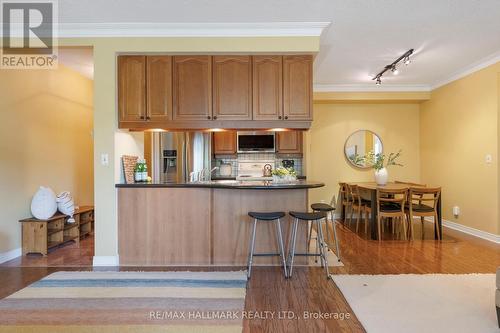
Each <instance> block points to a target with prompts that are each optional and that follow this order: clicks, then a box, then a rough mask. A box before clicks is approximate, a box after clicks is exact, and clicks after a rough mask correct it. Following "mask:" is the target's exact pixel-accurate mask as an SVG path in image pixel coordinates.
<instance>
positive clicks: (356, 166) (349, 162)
mask: <svg viewBox="0 0 500 333" xmlns="http://www.w3.org/2000/svg"><path fill="white" fill-rule="evenodd" d="M358 132H370V133H372V134H373V135H375V136H376V137H377V138H378V139H379V141H380V144H381V145H382V153H383V152H384V142H382V139H381V138H380V136H379V135H378V134H377V133H375V132H374V131H371V130H369V129H363V128H361V129H358V130H356V131H354V132H352V133H351V134H349V136H348V137H347V139H345V142H344V158H345V159H346V161H347V163H348V164H349V165H350V166H352V167H354V168H356V169H361V170H368V169H371V167H370V166H359V165H356V164H354V163H353V162H352V161H351V160H350V159H349V157H348V156H347V153H346V148H347V141H349V138H350V137H351V136H353V135H354V134H356V133H358Z"/></svg>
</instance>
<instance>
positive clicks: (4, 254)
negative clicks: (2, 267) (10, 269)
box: [0, 247, 23, 264]
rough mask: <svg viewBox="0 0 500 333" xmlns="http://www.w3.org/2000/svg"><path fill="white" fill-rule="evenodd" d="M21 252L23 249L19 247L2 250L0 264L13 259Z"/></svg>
mask: <svg viewBox="0 0 500 333" xmlns="http://www.w3.org/2000/svg"><path fill="white" fill-rule="evenodd" d="M22 254H23V251H22V249H21V248H20V247H19V248H17V249H14V250H10V251H7V252H2V253H0V264H2V263H4V262H6V261H9V260H12V259H15V258H17V257H20V256H21V255H22Z"/></svg>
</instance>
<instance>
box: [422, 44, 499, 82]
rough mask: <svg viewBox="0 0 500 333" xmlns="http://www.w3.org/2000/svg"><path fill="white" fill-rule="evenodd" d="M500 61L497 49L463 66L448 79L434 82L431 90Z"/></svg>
mask: <svg viewBox="0 0 500 333" xmlns="http://www.w3.org/2000/svg"><path fill="white" fill-rule="evenodd" d="M499 61H500V51H497V52H495V53H493V54H490V55H489V56H487V57H485V58H483V59H481V60H479V61H476V62H473V63H472V64H470V65H468V66H466V67H464V68H462V69H461V70H458V71H456V72H455V73H454V74H452V75H451V76H449V77H448V78H446V79H442V80H439V81H436V82H434V84H432V85H431V90H434V89H437V88H439V87H442V86H444V85H445V84H448V83H450V82H453V81H455V80H458V79H461V78H463V77H465V76H467V75H470V74H472V73H474V72H477V71H479V70H481V69H483V68H486V67H488V66H491V65H493V64H496V63H497V62H499Z"/></svg>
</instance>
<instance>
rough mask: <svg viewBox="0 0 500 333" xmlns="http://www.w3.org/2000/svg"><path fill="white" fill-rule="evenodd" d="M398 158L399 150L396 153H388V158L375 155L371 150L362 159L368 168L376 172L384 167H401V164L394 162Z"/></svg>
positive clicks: (382, 155) (383, 155)
mask: <svg viewBox="0 0 500 333" xmlns="http://www.w3.org/2000/svg"><path fill="white" fill-rule="evenodd" d="M400 156H401V150H399V151H398V152H397V153H390V154H389V156H386V155H385V154H380V153H379V154H375V153H373V150H371V151H370V152H369V153H368V154H366V155H365V156H364V157H363V158H364V161H365V162H366V164H367V165H368V166H370V167H372V168H373V169H375V170H377V171H378V170H381V169H382V168H384V167H388V166H391V165H397V166H403V164H401V163H398V162H397V161H396V160H397V159H398V158H399V157H400ZM386 160H387V162H386Z"/></svg>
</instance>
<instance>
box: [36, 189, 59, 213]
mask: <svg viewBox="0 0 500 333" xmlns="http://www.w3.org/2000/svg"><path fill="white" fill-rule="evenodd" d="M56 211H57V202H56V195H55V193H54V191H52V189H51V188H50V187H43V186H40V188H39V189H38V191H37V192H36V193H35V195H34V196H33V200H31V214H33V216H34V217H36V218H37V219H40V220H46V219H48V218H51V217H52V216H54V214H55V212H56Z"/></svg>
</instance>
